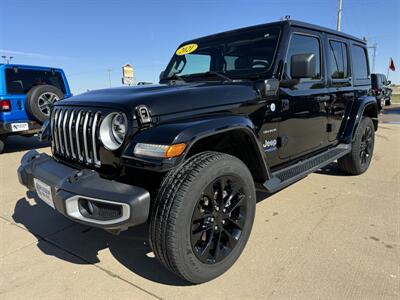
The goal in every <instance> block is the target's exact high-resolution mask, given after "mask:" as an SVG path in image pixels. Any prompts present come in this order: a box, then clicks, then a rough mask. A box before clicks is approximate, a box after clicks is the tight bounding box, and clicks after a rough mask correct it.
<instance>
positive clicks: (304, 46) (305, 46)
mask: <svg viewBox="0 0 400 300" xmlns="http://www.w3.org/2000/svg"><path fill="white" fill-rule="evenodd" d="M296 54H314V55H315V58H316V65H315V68H316V74H317V76H316V77H315V78H310V79H320V78H321V55H320V44H319V39H318V38H317V37H313V36H308V35H302V34H294V35H293V36H292V39H291V41H290V46H289V52H288V56H287V63H286V74H287V75H290V74H291V70H290V62H291V61H292V56H293V55H296Z"/></svg>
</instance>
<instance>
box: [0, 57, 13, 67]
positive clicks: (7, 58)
mask: <svg viewBox="0 0 400 300" xmlns="http://www.w3.org/2000/svg"><path fill="white" fill-rule="evenodd" d="M1 57H2V58H3V59H4V60H5V61H6V64H7V65H8V64H9V63H10V61H11V60H12V59H13V58H14V57H13V56H6V55H2V56H1Z"/></svg>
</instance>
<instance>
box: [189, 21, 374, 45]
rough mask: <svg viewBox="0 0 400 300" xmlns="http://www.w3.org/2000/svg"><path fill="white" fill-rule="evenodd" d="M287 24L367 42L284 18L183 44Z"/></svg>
mask: <svg viewBox="0 0 400 300" xmlns="http://www.w3.org/2000/svg"><path fill="white" fill-rule="evenodd" d="M285 25H288V26H292V27H300V28H305V29H311V30H316V31H320V32H325V33H329V34H332V35H336V36H340V37H343V38H346V39H350V40H353V41H355V42H358V43H361V44H364V45H365V44H366V41H365V40H362V39H360V38H357V37H355V36H352V35H350V34H347V33H343V32H341V31H337V30H334V29H330V28H326V27H322V26H318V25H314V24H310V23H306V22H301V21H296V20H284V21H277V22H271V23H264V24H259V25H253V26H248V27H243V28H237V29H233V30H228V31H224V32H219V33H215V34H211V35H207V36H203V37H200V38H196V39H191V40H188V41H186V42H184V43H182V44H187V43H190V42H194V41H199V40H203V39H204V40H205V39H215V38H218V37H221V36H224V35H229V34H234V33H240V32H245V31H251V30H257V29H261V28H263V27H272V26H279V27H283V26H285Z"/></svg>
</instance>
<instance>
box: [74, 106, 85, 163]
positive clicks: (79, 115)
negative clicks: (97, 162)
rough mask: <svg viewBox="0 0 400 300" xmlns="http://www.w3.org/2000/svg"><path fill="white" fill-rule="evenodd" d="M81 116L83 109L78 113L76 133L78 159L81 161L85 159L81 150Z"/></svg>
mask: <svg viewBox="0 0 400 300" xmlns="http://www.w3.org/2000/svg"><path fill="white" fill-rule="evenodd" d="M81 117H82V111H79V113H78V118H77V120H76V123H75V134H76V147H77V151H78V159H79V161H83V155H82V152H81V142H80V140H79V124H80V122H81Z"/></svg>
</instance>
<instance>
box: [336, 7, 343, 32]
mask: <svg viewBox="0 0 400 300" xmlns="http://www.w3.org/2000/svg"><path fill="white" fill-rule="evenodd" d="M341 23H342V0H339V7H338V13H337V28H336V29H337V31H340V25H341Z"/></svg>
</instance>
